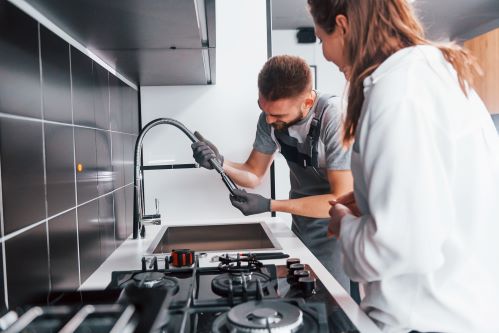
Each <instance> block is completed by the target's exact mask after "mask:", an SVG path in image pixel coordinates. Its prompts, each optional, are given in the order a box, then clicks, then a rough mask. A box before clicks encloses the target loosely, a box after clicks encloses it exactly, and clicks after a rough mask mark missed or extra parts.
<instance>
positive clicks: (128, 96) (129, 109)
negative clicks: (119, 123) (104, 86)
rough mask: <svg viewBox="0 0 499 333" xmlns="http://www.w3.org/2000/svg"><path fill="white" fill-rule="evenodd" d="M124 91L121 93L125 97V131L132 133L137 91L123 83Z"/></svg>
mask: <svg viewBox="0 0 499 333" xmlns="http://www.w3.org/2000/svg"><path fill="white" fill-rule="evenodd" d="M121 89H123V93H122V95H121V97H122V99H123V110H122V111H123V116H122V118H123V132H125V133H132V128H133V125H132V122H133V113H134V112H135V109H136V108H135V103H134V99H133V98H134V95H135V94H136V91H135V90H134V89H132V88H130V87H128V86H126V85H123V86H122V88H121ZM135 102H136V100H135Z"/></svg>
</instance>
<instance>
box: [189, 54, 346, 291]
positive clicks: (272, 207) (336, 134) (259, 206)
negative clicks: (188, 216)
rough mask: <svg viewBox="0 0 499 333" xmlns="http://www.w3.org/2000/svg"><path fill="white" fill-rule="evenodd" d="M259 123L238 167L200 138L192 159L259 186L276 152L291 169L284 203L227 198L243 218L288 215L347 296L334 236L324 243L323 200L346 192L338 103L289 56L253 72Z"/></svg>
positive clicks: (241, 193)
mask: <svg viewBox="0 0 499 333" xmlns="http://www.w3.org/2000/svg"><path fill="white" fill-rule="evenodd" d="M258 90H259V96H258V105H259V107H260V109H261V110H262V114H261V115H260V118H259V120H258V125H257V131H256V138H255V142H254V144H253V150H252V152H251V153H250V155H249V157H248V159H247V160H246V162H244V163H236V162H232V161H228V160H224V158H223V156H222V155H221V154H220V153H219V152H218V149H217V148H216V147H215V146H214V145H213V144H212V143H211V142H209V141H207V140H205V139H204V138H203V137H202V136H201V135H200V134H199V133H196V136H197V137H198V138H199V140H200V141H199V142H196V143H193V144H192V149H193V152H194V158H195V160H196V161H197V163H199V164H200V165H201V166H203V167H205V168H208V169H211V168H212V166H211V164H210V163H209V159H211V158H217V159H218V160H219V161H220V162H221V164H222V165H223V169H224V171H225V172H226V173H227V175H229V177H230V178H232V180H233V181H234V182H235V183H236V184H238V185H240V186H243V187H247V188H254V187H255V186H257V185H258V184H260V182H261V180H262V178H263V177H264V175H265V173H266V172H267V170H268V169H269V167H270V165H271V163H272V161H273V159H274V153H275V152H276V151H277V150H279V151H280V152H281V153H282V154H283V155H284V157H285V158H286V161H287V163H288V165H289V168H290V180H291V191H290V198H289V200H270V199H268V198H264V197H262V196H261V195H258V194H252V193H247V192H246V191H245V190H239V191H237V192H236V196H231V197H230V200H231V202H232V204H233V206H235V207H236V208H238V209H239V210H240V211H241V212H242V213H243V214H244V215H252V214H258V213H263V212H269V211H274V212H286V213H291V214H292V216H293V224H292V230H293V231H294V233H295V234H296V235H297V236H298V237H299V238H300V239H301V240H302V241H303V243H304V244H305V245H307V247H308V248H309V249H310V250H311V251H312V253H313V254H314V255H315V256H316V257H317V258H318V259H319V261H321V263H322V264H323V265H324V266H325V267H326V268H327V269H328V270H329V271H330V272H331V273H332V274H333V276H334V277H335V278H336V279H337V280H338V281H339V282H340V283H341V284H342V286H343V287H344V288H345V289H346V290H347V291H349V289H350V288H349V286H350V280H349V279H348V277H347V276H346V275H345V273H344V272H343V269H342V266H341V259H340V248H339V244H337V241H336V239H328V238H327V226H328V222H329V220H328V216H329V214H328V211H329V208H330V205H329V201H331V200H335V199H336V198H337V197H339V196H341V195H342V194H345V193H348V192H350V191H352V187H353V186H352V183H353V181H352V176H351V173H350V151H348V150H345V149H344V148H343V145H342V141H341V139H342V133H341V112H340V107H339V103H340V99H339V98H338V97H335V96H329V95H326V94H320V93H319V92H317V91H315V90H312V75H311V72H310V67H309V66H308V64H307V63H306V62H305V61H304V60H303V59H301V58H299V57H295V56H287V55H283V56H276V57H273V58H271V59H269V60H268V61H267V62H266V63H265V65H264V66H263V68H262V70H261V71H260V74H259V75H258Z"/></svg>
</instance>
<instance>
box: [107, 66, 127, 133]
mask: <svg viewBox="0 0 499 333" xmlns="http://www.w3.org/2000/svg"><path fill="white" fill-rule="evenodd" d="M122 87H123V82H121V81H120V80H119V79H118V78H117V77H116V76H114V75H112V74H109V98H110V102H109V103H110V114H111V119H110V123H111V130H112V131H117V132H123V113H124V112H123V105H124V103H123V100H122V97H121V95H122V91H123V89H122Z"/></svg>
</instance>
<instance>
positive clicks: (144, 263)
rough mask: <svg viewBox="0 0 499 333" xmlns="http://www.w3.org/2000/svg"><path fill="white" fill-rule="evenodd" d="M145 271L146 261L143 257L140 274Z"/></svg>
mask: <svg viewBox="0 0 499 333" xmlns="http://www.w3.org/2000/svg"><path fill="white" fill-rule="evenodd" d="M146 270H147V260H146V258H145V257H142V272H145V271H146Z"/></svg>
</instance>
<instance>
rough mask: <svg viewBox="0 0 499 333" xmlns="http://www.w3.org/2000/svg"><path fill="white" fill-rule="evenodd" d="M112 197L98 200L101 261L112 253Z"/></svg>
mask: <svg viewBox="0 0 499 333" xmlns="http://www.w3.org/2000/svg"><path fill="white" fill-rule="evenodd" d="M113 205H114V203H113V195H112V194H109V195H106V196H105V197H102V198H100V199H99V227H100V242H101V256H102V261H104V260H106V258H107V257H108V256H109V255H110V254H111V253H112V252H113V251H114V249H115V243H114V212H113Z"/></svg>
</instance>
